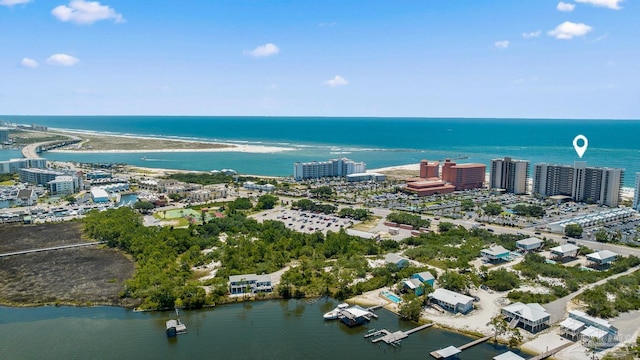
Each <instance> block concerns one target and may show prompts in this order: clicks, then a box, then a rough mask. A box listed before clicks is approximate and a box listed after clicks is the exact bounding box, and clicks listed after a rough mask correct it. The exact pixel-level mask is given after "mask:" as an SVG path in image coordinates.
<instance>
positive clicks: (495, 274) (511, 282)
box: [485, 269, 520, 291]
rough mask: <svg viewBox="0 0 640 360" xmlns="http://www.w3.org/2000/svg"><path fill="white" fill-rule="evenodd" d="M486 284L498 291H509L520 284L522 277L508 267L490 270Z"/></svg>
mask: <svg viewBox="0 0 640 360" xmlns="http://www.w3.org/2000/svg"><path fill="white" fill-rule="evenodd" d="M485 285H487V286H488V287H490V288H492V289H494V290H497V291H507V290H511V289H514V288H517V287H518V286H520V277H518V275H517V274H515V273H512V272H511V271H508V270H506V269H498V270H494V271H489V272H488V273H487V280H486V281H485Z"/></svg>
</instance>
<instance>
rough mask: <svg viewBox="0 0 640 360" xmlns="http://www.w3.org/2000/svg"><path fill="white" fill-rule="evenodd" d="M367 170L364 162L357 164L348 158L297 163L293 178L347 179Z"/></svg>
mask: <svg viewBox="0 0 640 360" xmlns="http://www.w3.org/2000/svg"><path fill="white" fill-rule="evenodd" d="M366 170H367V164H365V163H364V162H355V161H353V160H349V159H347V158H341V159H331V160H328V161H312V162H305V163H302V162H296V163H294V164H293V177H294V179H296V180H297V181H300V180H306V179H319V178H324V177H345V176H347V175H350V174H357V173H363V172H365V171H366Z"/></svg>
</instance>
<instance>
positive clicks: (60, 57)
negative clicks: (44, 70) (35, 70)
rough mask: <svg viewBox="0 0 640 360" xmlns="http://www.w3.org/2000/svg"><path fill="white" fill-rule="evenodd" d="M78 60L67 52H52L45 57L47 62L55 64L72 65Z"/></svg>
mask: <svg viewBox="0 0 640 360" xmlns="http://www.w3.org/2000/svg"><path fill="white" fill-rule="evenodd" d="M79 61H80V60H78V58H76V57H73V56H71V55H67V54H53V55H51V56H49V58H48V59H47V64H49V65H57V66H73V65H75V64H77V63H78V62H79Z"/></svg>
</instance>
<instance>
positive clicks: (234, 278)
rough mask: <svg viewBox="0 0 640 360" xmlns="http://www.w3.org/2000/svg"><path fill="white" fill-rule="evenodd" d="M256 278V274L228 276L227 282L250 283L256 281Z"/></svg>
mask: <svg viewBox="0 0 640 360" xmlns="http://www.w3.org/2000/svg"><path fill="white" fill-rule="evenodd" d="M257 278H258V275H256V274H242V275H230V276H229V282H239V281H252V280H256V279H257Z"/></svg>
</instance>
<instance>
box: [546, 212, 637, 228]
mask: <svg viewBox="0 0 640 360" xmlns="http://www.w3.org/2000/svg"><path fill="white" fill-rule="evenodd" d="M635 215H636V211H634V210H632V209H629V208H626V209H623V208H619V209H609V210H603V211H599V212H597V213H593V214H589V215H582V216H576V217H574V218H570V219H564V220H560V221H556V222H553V223H551V224H548V225H547V229H549V231H551V232H554V233H558V234H563V233H564V228H565V227H566V226H567V225H569V224H578V225H580V226H582V227H583V228H587V227H590V226H597V225H605V224H607V223H610V222H616V221H620V220H624V219H628V218H631V217H634V216H635Z"/></svg>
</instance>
